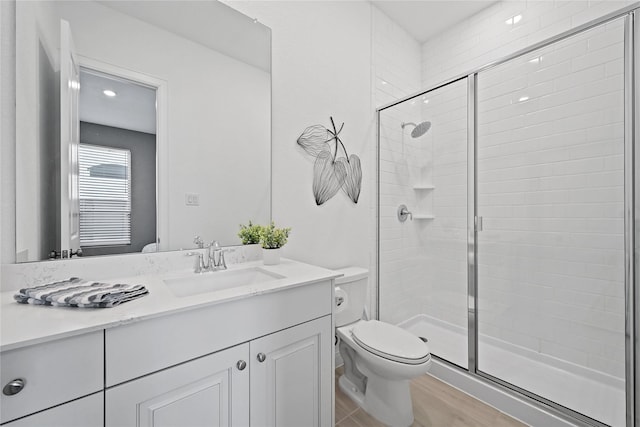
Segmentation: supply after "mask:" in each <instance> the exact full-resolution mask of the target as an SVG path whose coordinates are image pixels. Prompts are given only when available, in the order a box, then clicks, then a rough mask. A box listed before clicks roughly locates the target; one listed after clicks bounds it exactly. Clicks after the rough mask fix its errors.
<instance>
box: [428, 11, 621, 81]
mask: <svg viewBox="0 0 640 427" xmlns="http://www.w3.org/2000/svg"><path fill="white" fill-rule="evenodd" d="M632 3H634V1H633V0H603V1H592V0H591V1H588V0H542V1H536V0H529V1H520V0H514V1H511V0H506V1H501V2H498V3H496V4H494V5H492V6H490V7H488V8H487V9H485V10H483V11H480V12H479V13H478V14H476V15H474V16H472V17H471V18H469V19H467V20H465V21H463V22H461V23H460V24H458V25H456V26H454V27H452V28H450V29H449V30H448V31H445V32H443V33H441V34H439V35H438V36H437V37H435V38H433V39H431V40H428V41H427V42H426V43H424V44H423V45H422V87H423V88H428V87H432V86H434V85H436V84H438V83H439V82H442V81H445V80H448V79H450V78H452V77H454V76H457V75H460V74H463V73H468V72H470V71H472V70H474V69H475V68H478V67H481V66H483V65H485V64H489V63H491V62H493V61H496V60H498V59H500V58H502V57H504V56H506V55H509V54H511V53H514V52H516V51H518V50H520V49H523V48H525V47H528V46H531V45H533V44H536V43H539V42H541V41H543V40H545V39H547V38H549V37H553V36H555V35H557V34H560V33H562V32H564V31H567V30H570V29H572V28H575V27H578V26H580V25H582V24H585V23H587V22H589V21H591V20H593V19H596V18H598V17H600V16H603V15H606V14H608V13H611V12H614V11H616V10H619V9H621V8H623V7H625V6H627V5H630V4H632ZM518 15H520V16H521V18H520V20H519V21H518V22H517V23H516V24H507V23H506V21H507V20H508V19H510V18H513V17H515V16H518ZM593 43H605V44H606V41H604V40H603V41H594V42H593ZM602 53H605V52H602ZM596 55H597V54H596Z"/></svg>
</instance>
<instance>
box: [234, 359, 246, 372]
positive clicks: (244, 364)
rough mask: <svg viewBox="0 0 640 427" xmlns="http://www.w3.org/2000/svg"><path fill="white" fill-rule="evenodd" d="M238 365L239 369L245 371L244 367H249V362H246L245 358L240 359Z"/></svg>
mask: <svg viewBox="0 0 640 427" xmlns="http://www.w3.org/2000/svg"><path fill="white" fill-rule="evenodd" d="M236 366H237V368H238V370H240V371H244V368H246V367H247V362H245V361H244V360H238V363H236Z"/></svg>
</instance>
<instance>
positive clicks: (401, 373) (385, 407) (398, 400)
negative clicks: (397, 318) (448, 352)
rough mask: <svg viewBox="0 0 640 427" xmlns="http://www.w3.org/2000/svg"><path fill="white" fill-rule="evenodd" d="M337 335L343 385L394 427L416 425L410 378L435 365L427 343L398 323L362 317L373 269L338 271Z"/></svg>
mask: <svg viewBox="0 0 640 427" xmlns="http://www.w3.org/2000/svg"><path fill="white" fill-rule="evenodd" d="M336 271H338V272H339V273H343V274H344V276H343V277H340V278H338V279H336V281H335V284H336V294H335V297H336V307H335V308H334V314H335V323H336V334H337V336H338V338H339V349H340V355H341V356H342V359H343V360H344V375H342V376H341V377H340V380H339V385H340V389H341V390H342V391H343V392H344V393H345V394H346V395H347V396H349V397H350V398H351V399H353V400H354V401H355V402H356V403H357V404H358V405H359V406H360V407H361V408H362V409H364V410H365V411H366V412H368V413H369V414H370V415H373V416H374V417H375V418H377V419H378V420H379V421H381V422H383V423H385V424H387V425H389V426H392V427H407V426H410V425H411V424H412V423H413V406H412V405H411V393H410V391H409V381H410V380H411V379H413V378H415V377H418V376H420V375H423V374H425V373H426V372H427V371H428V370H429V368H430V367H431V354H430V353H429V347H428V346H427V344H426V343H425V342H423V341H422V340H421V339H420V338H418V337H416V336H415V335H413V334H411V333H409V332H407V331H405V330H404V329H401V328H399V327H397V326H394V325H390V324H388V323H384V322H380V321H377V320H362V313H363V310H364V307H365V302H366V297H367V280H368V277H369V274H368V273H369V272H368V271H367V270H366V269H363V268H357V267H349V268H345V269H341V270H336Z"/></svg>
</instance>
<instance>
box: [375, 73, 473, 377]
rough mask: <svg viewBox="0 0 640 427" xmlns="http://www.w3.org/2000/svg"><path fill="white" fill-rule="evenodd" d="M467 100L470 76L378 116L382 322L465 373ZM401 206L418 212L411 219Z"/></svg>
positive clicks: (398, 105) (389, 108)
mask: <svg viewBox="0 0 640 427" xmlns="http://www.w3.org/2000/svg"><path fill="white" fill-rule="evenodd" d="M467 99H468V88H467V79H466V78H463V79H461V80H458V81H455V82H453V83H450V84H448V85H445V86H442V87H440V88H437V89H435V90H432V91H430V92H427V93H425V94H423V95H420V96H418V97H415V98H412V99H409V100H406V101H403V102H401V103H399V104H396V105H394V106H391V107H388V108H386V109H383V110H381V111H380V113H379V114H380V122H379V123H380V157H379V161H380V169H379V170H380V189H379V192H380V193H379V194H380V196H379V197H380V215H379V221H380V224H379V230H380V234H379V254H380V262H379V268H380V275H379V292H380V295H379V304H380V306H379V308H380V311H379V315H380V319H381V320H383V321H385V322H389V323H392V324H397V325H400V326H401V327H403V328H405V329H407V330H409V331H410V332H412V333H414V334H415V335H417V336H420V337H425V338H427V339H428V340H429V348H430V350H431V353H432V354H434V355H436V356H438V357H440V358H442V359H445V360H447V361H449V362H451V363H454V364H456V365H459V366H461V367H464V368H467V366H468V350H467V343H468V328H467V324H468V320H467V228H466V221H467ZM427 123H428V124H427ZM425 129H428V130H427V131H426V133H425V132H424V130H425ZM401 205H405V206H406V207H407V210H408V211H410V212H411V216H409V215H407V216H406V217H405V220H404V221H401V220H400V218H399V216H398V209H399V207H400V206H401Z"/></svg>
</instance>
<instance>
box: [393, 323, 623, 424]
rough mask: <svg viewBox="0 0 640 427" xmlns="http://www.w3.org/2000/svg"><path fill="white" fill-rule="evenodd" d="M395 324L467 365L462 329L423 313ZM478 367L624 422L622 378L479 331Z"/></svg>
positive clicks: (597, 416)
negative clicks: (485, 334)
mask: <svg viewBox="0 0 640 427" xmlns="http://www.w3.org/2000/svg"><path fill="white" fill-rule="evenodd" d="M398 326H400V327H402V328H404V329H406V330H408V331H410V332H411V333H413V334H415V335H417V336H419V337H424V338H427V339H428V340H429V341H428V344H429V349H430V351H431V353H432V354H434V355H436V356H438V357H441V358H442V359H444V360H447V361H449V362H451V363H454V364H456V365H458V366H461V367H463V368H467V366H468V363H467V330H466V329H465V328H461V327H459V326H456V325H452V324H449V323H446V322H442V321H440V320H438V319H435V318H432V317H430V316H427V315H418V316H415V317H412V318H410V319H408V320H406V321H404V322H401V323H400V324H399V325H398ZM479 341H480V343H479V346H478V361H479V364H478V368H479V370H480V371H482V372H485V373H487V374H490V375H492V376H494V377H496V378H499V379H501V380H503V381H506V382H508V383H511V384H513V385H516V386H518V387H520V388H523V389H525V390H527V391H530V392H532V393H535V394H537V395H539V396H542V397H544V398H546V399H548V400H550V401H553V402H556V403H558V404H560V405H563V406H566V407H568V408H571V409H573V410H574V411H577V412H580V413H582V414H584V415H587V416H589V417H591V418H594V419H596V420H599V421H601V422H603V423H605V424H608V425H611V426H624V425H625V392H624V380H622V379H620V378H615V377H613V376H610V375H607V374H604V373H602V372H598V371H595V370H592V369H587V368H584V367H582V366H579V365H575V364H573V363H568V362H565V361H563V360H560V359H557V358H555V357H550V356H547V355H543V354H540V353H537V352H534V351H532V350H528V349H526V348H523V347H520V346H516V345H513V344H510V343H508V342H505V341H502V340H498V339H495V338H492V337H488V336H484V335H480V336H479Z"/></svg>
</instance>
